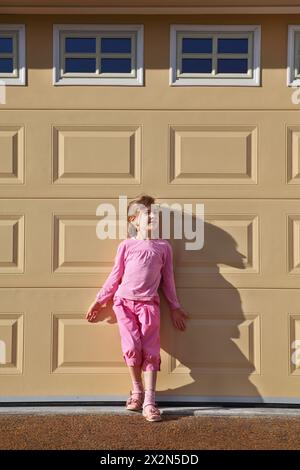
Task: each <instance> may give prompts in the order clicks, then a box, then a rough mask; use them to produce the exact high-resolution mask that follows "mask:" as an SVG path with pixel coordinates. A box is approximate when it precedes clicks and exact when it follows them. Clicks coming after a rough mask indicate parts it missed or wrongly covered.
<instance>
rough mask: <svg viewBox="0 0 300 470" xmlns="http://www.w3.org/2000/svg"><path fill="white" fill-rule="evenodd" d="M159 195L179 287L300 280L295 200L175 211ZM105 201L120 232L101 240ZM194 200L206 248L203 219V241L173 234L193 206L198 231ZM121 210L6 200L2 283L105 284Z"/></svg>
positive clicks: (89, 203)
mask: <svg viewBox="0 0 300 470" xmlns="http://www.w3.org/2000/svg"><path fill="white" fill-rule="evenodd" d="M157 201H158V202H160V203H161V204H162V205H163V206H164V214H169V215H168V218H169V217H170V221H171V232H170V234H171V243H172V245H173V248H174V264H175V275H176V281H177V286H178V287H179V288H180V287H208V286H210V287H223V288H230V287H232V286H234V287H237V288H240V287H272V288H280V287H286V288H292V287H293V288H297V287H298V286H299V273H300V268H299V266H300V255H299V253H300V241H299V240H300V212H299V204H298V201H297V200H289V201H278V200H249V201H247V206H245V203H244V201H242V200H226V205H224V202H223V201H220V200H210V199H209V200H205V199H198V200H197V199H184V200H183V199H177V200H176V204H177V208H174V210H173V206H172V203H173V202H174V201H173V200H170V199H157ZM101 203H106V204H112V206H111V207H112V210H113V212H115V214H116V219H115V218H114V213H113V212H112V213H111V215H110V216H109V218H108V219H107V222H108V224H109V226H110V227H111V230H112V231H111V232H110V233H111V236H112V237H116V238H112V239H110V238H106V239H100V238H98V235H97V232H96V229H97V224H98V222H99V221H100V220H101V219H103V218H104V217H106V213H104V216H97V215H96V210H97V207H98V206H99V205H100V204H101ZM185 204H186V205H185ZM196 204H204V222H205V223H204V246H203V248H201V249H200V248H197V247H199V246H201V245H200V225H199V226H197V227H198V230H199V231H198V233H199V235H198V238H197V239H195V237H194V240H193V239H192V240H189V239H188V237H187V236H184V238H183V239H182V240H180V239H174V237H173V235H174V233H173V222H174V217H175V216H174V214H176V213H179V215H180V216H181V215H182V214H183V213H186V214H187V213H188V210H190V208H191V209H192V211H193V215H194V218H193V224H194V227H193V230H195V228H196V217H197V206H196ZM120 211H121V206H119V200H115V199H105V200H103V199H100V198H99V199H97V200H74V199H71V200H67V199H66V200H58V199H56V200H52V199H41V200H35V201H32V200H30V199H22V200H16V199H14V200H13V199H12V200H5V201H2V202H1V201H0V233H1V240H2V243H1V248H0V276H1V280H2V286H3V287H5V286H29V287H33V286H40V287H45V286H51V287H58V286H60V287H75V286H77V287H91V286H92V285H94V287H95V288H97V287H99V288H100V286H101V285H102V284H103V283H104V282H105V279H106V278H107V276H108V274H109V273H110V271H111V268H112V266H113V259H114V255H115V251H116V248H117V246H118V244H119V242H120V239H119V238H118V236H119V229H121V228H122V226H121V222H120V221H121V219H120V220H119V214H121V212H120ZM181 211H183V212H181ZM198 217H199V216H198ZM200 217H201V216H200ZM168 218H166V219H165V220H168ZM200 221H201V219H200ZM184 223H185V222H184V219H183V218H182V231H181V233H184V232H183V230H184ZM197 223H199V218H198V222H197ZM165 236H166V237H167V236H168V235H167V234H166V235H165ZM83 240H84V243H83V242H82V241H83ZM196 241H199V244H196V243H195V242H196ZM190 242H191V248H193V247H194V248H195V247H196V248H197V249H196V250H194V249H192V250H191V249H189V250H188V249H187V245H188V243H190ZM8 274H10V276H8ZM96 291H97V290H96ZM96 291H95V292H96Z"/></svg>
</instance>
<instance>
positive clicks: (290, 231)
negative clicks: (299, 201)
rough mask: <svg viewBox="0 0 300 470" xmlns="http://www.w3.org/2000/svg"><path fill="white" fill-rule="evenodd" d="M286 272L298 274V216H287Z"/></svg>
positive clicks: (299, 226) (299, 232) (299, 223)
mask: <svg viewBox="0 0 300 470" xmlns="http://www.w3.org/2000/svg"><path fill="white" fill-rule="evenodd" d="M287 254H288V272H289V273H290V274H298V275H299V274H300V214H299V215H288V216H287Z"/></svg>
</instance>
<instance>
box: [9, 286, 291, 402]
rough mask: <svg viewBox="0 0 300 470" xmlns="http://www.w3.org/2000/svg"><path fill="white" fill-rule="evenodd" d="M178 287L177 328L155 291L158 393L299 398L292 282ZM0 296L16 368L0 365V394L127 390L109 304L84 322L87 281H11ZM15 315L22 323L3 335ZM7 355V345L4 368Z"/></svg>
mask: <svg viewBox="0 0 300 470" xmlns="http://www.w3.org/2000/svg"><path fill="white" fill-rule="evenodd" d="M180 294H181V298H182V301H183V305H184V307H185V308H186V310H187V311H188V312H189V313H190V317H191V319H190V321H189V322H188V326H187V330H186V332H185V333H184V334H182V332H179V331H178V330H175V329H174V327H173V325H172V323H171V319H170V316H169V313H168V310H167V308H166V307H167V305H166V302H165V299H164V298H162V303H161V348H162V349H161V357H162V369H161V372H160V374H159V375H158V391H159V392H160V396H162V398H164V399H167V397H168V396H170V397H179V396H185V397H188V398H189V399H190V398H201V397H202V398H203V397H208V396H211V397H212V398H214V397H226V396H227V397H250V398H251V397H252V399H255V400H256V401H261V400H263V399H265V398H268V397H269V398H273V399H274V400H275V401H276V397H281V398H282V397H287V398H288V397H290V398H291V399H294V398H296V397H297V396H298V394H299V386H300V382H299V380H300V378H299V367H300V363H299V357H298V356H299V354H298V351H299V346H297V348H295V344H294V341H295V339H296V340H299V339H300V338H299V318H300V312H299V304H300V290H299V289H289V290H286V289H181V290H180ZM0 295H1V299H2V301H1V312H0V334H1V337H2V338H3V341H7V348H8V350H10V348H11V344H12V346H13V348H14V350H15V351H17V354H19V356H20V357H21V362H19V364H22V366H21V370H20V371H19V372H18V373H16V372H13V373H12V371H11V370H8V369H6V367H7V366H6V365H5V364H3V363H1V364H0V389H1V395H0V397H1V398H2V399H6V398H7V397H8V396H16V397H22V396H23V397H28V398H30V397H34V396H35V397H37V396H40V397H42V398H44V399H45V397H65V398H67V397H69V398H70V397H72V398H73V399H78V398H79V397H86V398H88V399H95V398H99V399H100V398H102V399H109V398H112V397H115V398H116V396H117V393H118V394H119V397H120V396H121V397H125V396H126V394H127V393H128V387H129V376H128V371H127V367H126V365H125V363H124V361H123V357H122V351H121V346H120V340H119V336H118V335H119V333H118V326H117V323H116V319H115V316H114V312H113V310H112V308H111V307H112V305H111V303H109V305H108V306H107V307H106V308H105V309H104V310H103V313H102V316H101V319H100V321H99V323H96V324H88V323H87V322H86V321H85V320H84V315H85V311H86V308H87V305H89V303H90V298H91V296H92V291H91V289H74V288H73V289H68V290H65V289H60V288H57V289H32V288H28V289H25V288H16V289H1V290H0ZM16 312H18V313H17V314H16ZM19 318H23V328H21V327H20V326H19V331H18V333H17V334H12V333H9V332H8V330H9V329H11V328H13V327H14V326H13V325H14V323H16V322H17V323H18V321H19ZM21 338H22V340H23V345H22V341H21ZM295 352H296V355H295V354H294V356H293V353H295ZM10 358H11V354H10V353H9V354H8V360H9V361H10V364H9V367H11V359H10ZM2 359H3V356H2ZM2 362H3V361H2ZM82 378H84V380H82ZM116 391H118V392H117V393H116Z"/></svg>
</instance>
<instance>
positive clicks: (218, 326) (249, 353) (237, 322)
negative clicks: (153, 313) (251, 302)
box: [170, 312, 261, 374]
mask: <svg viewBox="0 0 300 470" xmlns="http://www.w3.org/2000/svg"><path fill="white" fill-rule="evenodd" d="M189 328H190V331H193V341H191V338H190V337H187V336H181V337H180V340H179V335H178V334H177V333H176V334H174V345H175V350H174V353H175V354H174V355H173V356H172V357H171V358H170V368H171V370H170V372H171V373H183V374H187V371H188V370H189V369H190V370H191V371H192V372H193V373H202V374H216V373H220V374H226V373H227V374H259V373H260V348H261V344H260V316H259V315H258V314H249V313H245V312H241V314H240V315H239V316H238V315H229V314H226V315H225V314H224V315H221V314H210V315H193V316H192V318H191V320H190V324H189ZM196 338H197V341H196V340H195V339H196Z"/></svg>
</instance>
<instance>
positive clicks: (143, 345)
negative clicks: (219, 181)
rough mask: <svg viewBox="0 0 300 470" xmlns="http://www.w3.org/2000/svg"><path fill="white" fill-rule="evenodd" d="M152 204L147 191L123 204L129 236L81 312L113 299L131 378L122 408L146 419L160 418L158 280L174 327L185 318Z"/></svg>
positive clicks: (92, 316) (92, 314)
mask: <svg viewBox="0 0 300 470" xmlns="http://www.w3.org/2000/svg"><path fill="white" fill-rule="evenodd" d="M154 205H155V199H154V198H152V197H151V196H147V195H145V196H141V197H140V198H138V199H135V200H134V201H131V203H130V204H129V205H128V208H127V209H128V211H127V214H129V213H130V214H131V215H128V222H129V223H131V224H132V227H134V230H135V236H132V237H131V238H127V239H124V240H122V241H121V242H120V244H119V246H118V248H117V254H116V257H115V263H114V267H113V269H112V271H111V273H110V275H109V277H108V278H107V280H106V281H105V283H104V285H103V287H102V288H101V289H100V290H99V292H98V293H97V295H96V299H95V302H93V304H92V305H91V307H90V308H89V310H88V312H87V315H86V318H87V320H88V321H90V322H93V321H95V320H96V319H97V316H98V314H99V312H100V310H101V308H102V307H105V306H106V303H107V301H108V300H109V299H111V298H113V307H112V308H113V310H114V312H115V314H116V318H117V322H118V326H119V332H120V336H121V346H122V351H123V358H124V360H125V363H126V365H127V366H128V367H129V372H130V376H131V380H132V390H130V397H129V398H128V400H127V401H126V408H127V409H128V410H141V409H142V415H143V416H144V417H145V418H146V419H147V421H160V420H161V412H160V410H159V409H158V408H157V406H156V402H155V388H156V378H157V371H160V364H161V357H160V298H159V295H158V293H157V289H158V287H159V284H160V281H161V280H162V284H161V285H162V290H163V292H164V294H165V296H166V299H167V301H168V304H169V307H170V310H171V319H172V323H173V325H174V327H175V328H178V329H179V330H182V331H183V330H185V328H186V319H187V318H189V315H188V314H187V313H186V312H185V311H183V310H182V308H181V305H180V302H179V301H178V298H177V295H176V288H175V282H174V272H173V253H172V246H171V244H170V242H169V241H168V240H166V239H161V238H158V237H155V235H154V232H155V231H156V230H157V227H158V217H157V214H156V213H155V211H153V207H154ZM156 233H157V232H156ZM120 281H121V282H120ZM142 371H143V372H144V379H145V389H144V387H143V383H142V375H141V374H142Z"/></svg>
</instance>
